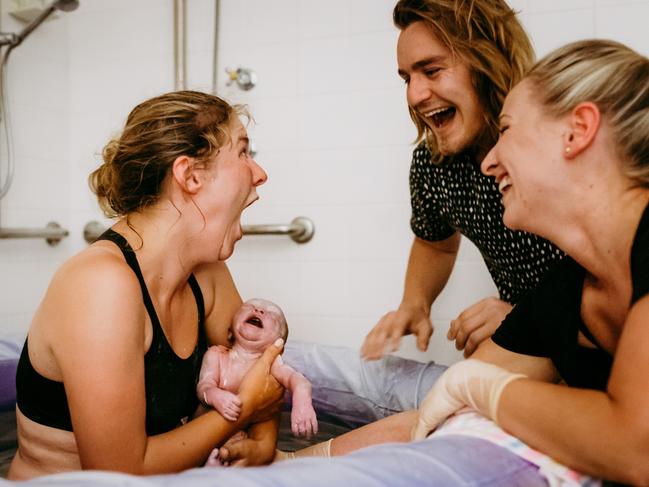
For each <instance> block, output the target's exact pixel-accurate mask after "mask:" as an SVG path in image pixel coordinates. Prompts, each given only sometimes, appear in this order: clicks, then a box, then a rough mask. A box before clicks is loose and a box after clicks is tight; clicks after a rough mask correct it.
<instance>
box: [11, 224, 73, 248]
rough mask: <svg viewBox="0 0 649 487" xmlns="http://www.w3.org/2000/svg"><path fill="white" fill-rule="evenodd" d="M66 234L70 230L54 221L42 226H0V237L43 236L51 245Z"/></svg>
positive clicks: (56, 243) (55, 243) (68, 233)
mask: <svg viewBox="0 0 649 487" xmlns="http://www.w3.org/2000/svg"><path fill="white" fill-rule="evenodd" d="M68 235H70V232H68V230H67V229H65V228H61V225H59V224H58V223H56V222H49V223H48V224H47V226H45V227H44V228H0V238H44V239H45V241H46V242H47V243H48V244H49V245H50V246H52V247H53V246H55V245H58V243H59V242H60V241H61V240H63V239H64V238H65V237H67V236H68Z"/></svg>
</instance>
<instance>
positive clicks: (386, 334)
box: [361, 304, 433, 360]
mask: <svg viewBox="0 0 649 487" xmlns="http://www.w3.org/2000/svg"><path fill="white" fill-rule="evenodd" d="M411 333H412V334H414V335H415V336H416V337H417V348H419V350H421V351H422V352H423V351H425V350H426V349H427V348H428V342H429V341H430V336H431V335H432V334H433V324H432V322H431V321H430V310H429V311H428V312H427V311H426V310H425V309H423V308H421V307H416V306H406V305H403V304H402V305H401V306H400V307H399V309H397V310H396V311H390V312H389V313H387V314H385V315H384V316H383V317H382V318H381V319H380V320H379V322H378V323H377V324H376V325H375V326H374V328H372V330H371V331H370V332H369V333H368V335H367V336H366V337H365V340H364V341H363V345H362V347H361V356H362V357H363V358H364V359H365V360H377V359H380V358H381V357H382V356H383V354H384V353H385V352H394V351H396V350H398V349H399V345H400V343H401V337H403V336H404V335H409V334H411Z"/></svg>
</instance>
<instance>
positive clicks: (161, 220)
mask: <svg viewBox="0 0 649 487" xmlns="http://www.w3.org/2000/svg"><path fill="white" fill-rule="evenodd" d="M170 216H171V215H165V210H160V209H155V208H151V209H148V210H146V211H145V212H143V213H134V214H131V215H129V217H128V219H126V218H124V219H122V220H120V221H119V222H118V223H117V224H116V225H115V227H114V228H115V230H116V231H117V232H119V233H120V234H122V235H123V236H124V237H125V238H126V239H127V240H128V242H129V244H130V245H131V247H132V248H133V250H135V252H136V254H137V260H138V264H139V265H140V269H141V270H142V275H143V276H144V280H145V281H146V284H147V288H148V290H149V293H151V294H152V295H154V296H156V299H157V300H158V301H160V302H166V301H168V300H170V299H171V296H173V295H174V294H175V293H176V292H177V291H178V290H181V289H183V288H184V287H185V285H186V282H187V279H188V278H189V276H190V274H191V273H192V272H193V269H194V267H195V266H196V265H195V264H194V263H193V262H192V259H191V254H190V253H188V252H185V251H184V250H183V249H185V247H186V243H187V235H190V234H191V230H190V229H188V228H185V226H184V225H183V222H182V219H179V218H178V213H177V212H176V215H175V217H174V219H173V221H172V218H170Z"/></svg>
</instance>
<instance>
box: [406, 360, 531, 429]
mask: <svg viewBox="0 0 649 487" xmlns="http://www.w3.org/2000/svg"><path fill="white" fill-rule="evenodd" d="M525 377H526V376H525V375H523V374H514V373H512V372H509V371H507V370H505V369H503V368H501V367H498V366H496V365H493V364H489V363H486V362H482V361H480V360H476V359H467V360H463V361H461V362H458V363H456V364H454V365H452V366H451V367H449V368H448V369H447V370H446V372H444V374H442V376H441V377H440V378H439V379H438V380H437V382H436V383H435V385H434V386H433V387H432V389H431V390H430V391H429V392H428V394H427V395H426V397H425V398H424V400H423V402H422V403H421V406H420V407H419V417H418V419H417V423H416V424H415V427H414V428H413V431H412V439H413V440H419V439H421V438H425V437H426V436H427V435H428V434H429V433H430V432H431V431H433V430H434V429H435V428H437V426H439V424H440V423H441V422H442V421H443V420H445V419H446V418H447V417H449V416H450V415H451V414H453V413H455V412H456V411H458V410H460V409H462V408H463V407H465V406H469V407H471V408H473V409H475V410H476V411H478V412H480V413H482V415H484V416H486V417H487V418H489V419H491V420H493V421H495V422H498V417H497V413H498V401H499V400H500V395H501V394H502V392H503V390H504V388H505V386H506V385H507V384H509V383H510V382H511V381H513V380H515V379H521V378H525Z"/></svg>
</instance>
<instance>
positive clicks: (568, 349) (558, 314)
mask: <svg viewBox="0 0 649 487" xmlns="http://www.w3.org/2000/svg"><path fill="white" fill-rule="evenodd" d="M585 273H586V271H585V270H584V269H583V268H582V267H581V266H580V265H579V264H577V263H576V262H575V261H574V260H573V259H571V258H570V257H566V258H565V259H564V260H563V261H562V262H560V263H558V264H557V265H556V267H555V268H554V269H553V270H551V271H550V272H549V273H548V275H547V276H546V277H545V278H544V279H543V281H542V282H541V284H540V285H539V286H538V288H537V289H535V290H534V291H530V292H529V293H528V294H527V295H526V296H525V297H524V298H523V299H522V300H521V301H520V302H519V303H518V304H517V305H516V306H515V307H514V309H513V310H512V312H511V313H509V315H508V316H507V318H505V320H504V321H503V322H502V324H501V325H500V327H499V328H498V330H496V333H495V334H494V335H493V337H492V338H493V340H494V342H496V343H497V344H498V345H500V346H501V347H503V348H506V349H507V350H511V351H513V352H517V353H522V354H525V355H533V356H537V357H548V358H550V359H552V362H553V363H554V366H555V367H556V368H557V371H558V372H559V374H560V375H561V378H562V379H563V380H564V381H565V382H566V383H567V384H568V385H570V386H573V387H584V388H589V389H598V390H606V384H607V382H608V377H609V375H610V373H611V366H612V364H613V357H612V356H611V355H610V354H609V353H608V352H607V351H605V350H604V349H602V348H601V347H599V345H598V346H597V348H588V347H583V346H581V345H579V344H578V342H577V338H578V332H579V331H580V330H581V332H582V333H584V335H586V336H587V337H588V338H589V340H591V341H592V342H593V343H594V344H595V345H597V341H596V340H595V338H594V337H593V336H592V334H591V333H590V331H588V328H586V325H585V324H584V322H583V321H582V319H581V313H580V311H581V297H582V290H583V286H584V277H585ZM631 281H632V286H633V294H632V297H631V305H633V303H635V302H636V301H638V300H639V299H640V298H642V297H644V296H646V295H648V294H649V206H647V208H645V211H644V213H643V215H642V218H641V219H640V223H639V225H638V229H637V230H636V234H635V239H634V241H633V247H632V248H631Z"/></svg>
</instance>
